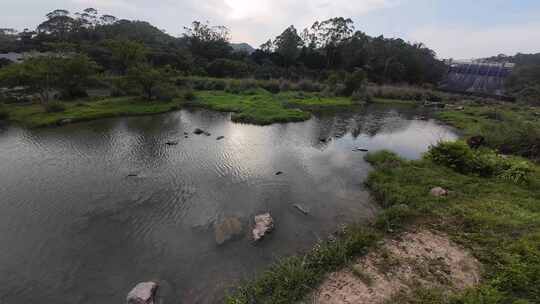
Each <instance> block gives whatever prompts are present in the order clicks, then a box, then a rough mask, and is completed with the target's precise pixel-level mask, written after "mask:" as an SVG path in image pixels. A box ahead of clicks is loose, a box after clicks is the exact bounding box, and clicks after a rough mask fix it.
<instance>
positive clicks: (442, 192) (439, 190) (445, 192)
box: [430, 187, 448, 197]
mask: <svg viewBox="0 0 540 304" xmlns="http://www.w3.org/2000/svg"><path fill="white" fill-rule="evenodd" d="M430 193H431V195H433V196H435V197H442V196H447V195H448V190H446V189H443V188H441V187H435V188H433V189H431V191H430Z"/></svg>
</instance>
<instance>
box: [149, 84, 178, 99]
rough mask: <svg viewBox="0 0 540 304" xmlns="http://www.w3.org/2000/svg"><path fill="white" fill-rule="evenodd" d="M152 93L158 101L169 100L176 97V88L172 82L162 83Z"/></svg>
mask: <svg viewBox="0 0 540 304" xmlns="http://www.w3.org/2000/svg"><path fill="white" fill-rule="evenodd" d="M154 95H155V96H156V98H157V100H159V101H166V102H169V101H172V100H173V99H174V98H176V97H178V90H177V88H176V86H174V85H172V84H169V83H162V84H160V85H158V86H157V87H156V88H155V93H154Z"/></svg>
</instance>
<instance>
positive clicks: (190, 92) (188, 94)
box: [183, 89, 195, 101]
mask: <svg viewBox="0 0 540 304" xmlns="http://www.w3.org/2000/svg"><path fill="white" fill-rule="evenodd" d="M183 95H184V100H187V101H193V100H195V93H194V92H193V90H191V89H187V90H186V91H184V94H183Z"/></svg>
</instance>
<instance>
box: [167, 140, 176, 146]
mask: <svg viewBox="0 0 540 304" xmlns="http://www.w3.org/2000/svg"><path fill="white" fill-rule="evenodd" d="M165 144H166V145H167V146H176V145H178V140H171V141H168V142H166V143H165Z"/></svg>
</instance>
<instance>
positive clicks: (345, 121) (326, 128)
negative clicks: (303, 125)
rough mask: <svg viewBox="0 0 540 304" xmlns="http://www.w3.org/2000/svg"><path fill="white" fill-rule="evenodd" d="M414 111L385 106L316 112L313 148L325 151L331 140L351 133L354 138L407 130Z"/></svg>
mask: <svg viewBox="0 0 540 304" xmlns="http://www.w3.org/2000/svg"><path fill="white" fill-rule="evenodd" d="M417 114H418V109H415V108H410V107H399V108H395V107H388V106H380V105H370V106H366V107H363V108H361V109H358V110H357V111H348V112H345V111H343V112H336V113H331V114H329V113H326V114H324V113H319V114H317V119H316V120H315V121H316V124H315V126H314V127H313V129H314V130H313V132H314V133H313V134H314V135H313V143H314V144H313V146H314V147H316V148H318V149H321V148H323V149H324V148H325V147H326V146H327V145H328V143H329V142H330V141H331V140H332V139H336V138H341V137H343V136H345V135H346V134H349V133H350V134H351V136H352V137H353V138H357V137H359V136H361V135H362V134H366V135H368V136H370V137H373V136H375V135H377V134H378V133H381V132H387V133H391V132H395V131H397V130H402V129H405V128H407V126H408V125H409V124H411V121H412V120H413V119H415V117H417Z"/></svg>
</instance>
